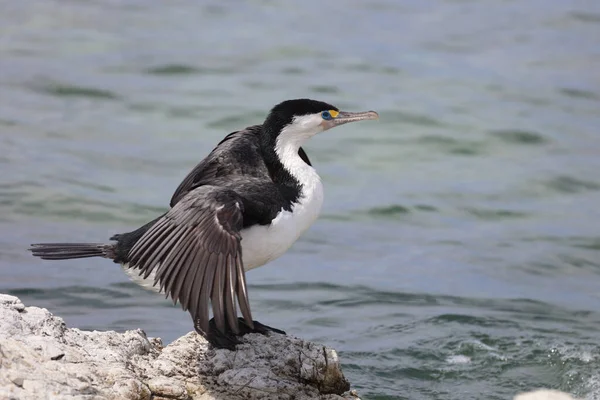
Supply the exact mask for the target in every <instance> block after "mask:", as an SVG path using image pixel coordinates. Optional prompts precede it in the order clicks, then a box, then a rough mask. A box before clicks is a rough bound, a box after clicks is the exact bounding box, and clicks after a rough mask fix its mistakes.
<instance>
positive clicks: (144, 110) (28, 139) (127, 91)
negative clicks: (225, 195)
mask: <svg viewBox="0 0 600 400" xmlns="http://www.w3.org/2000/svg"><path fill="white" fill-rule="evenodd" d="M599 40H600V2H599V1H597V0H589V1H585V0H581V1H575V0H573V1H563V0H530V1H510V0H487V1H483V0H471V1H470V0H403V1H397V0H374V1H369V2H366V1H356V0H354V1H350V0H344V1H342V0H335V1H327V2H319V1H315V0H309V1H304V2H284V1H275V0H272V1H269V0H264V1H248V2H242V1H216V0H212V1H202V2H200V1H198V2H192V1H182V0H173V1H169V2H165V1H159V0H151V1H150V0H144V1H141V0H137V1H136V0H129V1H117V0H111V1H100V0H97V1H94V0H90V1H85V2H83V1H75V0H72V1H70V0H63V1H57V0H54V1H52V0H43V1H42V0H27V1H3V2H2V3H1V4H0V292H4V293H10V294H14V295H17V296H19V297H21V299H22V300H23V301H24V302H25V303H26V304H28V305H37V306H42V307H47V308H48V309H49V310H51V311H52V312H53V313H55V314H57V315H60V316H62V317H64V318H65V320H66V322H67V324H68V325H69V326H73V327H79V328H82V329H100V330H117V331H123V330H126V329H135V328H142V329H144V330H145V331H146V332H147V334H148V335H149V336H159V337H161V338H162V339H163V340H164V341H165V342H166V343H168V342H170V341H172V340H174V339H175V338H177V337H179V336H180V335H183V334H185V333H186V332H188V331H190V330H191V329H192V325H191V321H190V318H189V316H188V314H187V313H184V312H182V311H181V309H180V308H179V307H178V306H177V307H174V306H172V303H171V302H170V301H168V300H165V299H164V298H163V297H162V296H159V295H156V294H154V293H151V292H147V291H144V290H143V289H141V288H138V287H136V286H135V285H134V284H132V283H130V282H129V281H128V279H127V277H126V276H125V274H124V273H123V272H122V271H121V269H120V267H119V266H118V265H116V264H112V263H110V262H108V261H107V260H103V259H88V260H78V261H63V262H49V261H47V262H44V261H41V260H38V259H35V258H33V257H32V256H31V255H30V254H28V252H27V251H26V249H27V246H28V245H29V244H30V243H35V242H48V241H50V242H60V241H67V242H68V241H82V242H86V241H91V242H99V241H105V240H107V238H108V237H109V236H110V235H112V234H114V233H118V232H127V231H129V230H132V229H133V228H137V227H138V226H140V225H141V224H144V223H145V222H147V221H149V220H150V219H153V218H154V217H156V216H157V215H158V214H159V213H162V212H163V211H165V210H166V207H167V206H168V202H169V199H170V197H171V194H172V193H173V191H174V189H175V188H176V187H177V185H178V184H179V182H180V180H181V179H182V178H183V177H184V176H185V174H186V173H187V172H188V171H189V170H190V169H191V168H192V167H193V166H194V165H195V164H196V163H197V162H198V161H199V160H201V159H202V158H203V157H204V156H205V155H206V154H208V152H209V151H210V150H211V149H212V148H213V147H214V145H216V143H217V142H218V141H219V140H220V139H221V138H222V137H223V136H224V135H225V134H227V133H229V132H231V131H234V130H237V129H240V128H243V127H245V126H248V125H252V124H256V123H261V122H262V120H263V119H264V117H265V115H266V113H267V111H268V110H269V109H270V107H272V106H273V105H274V104H276V103H278V102H279V101H282V100H285V99H290V98H298V97H310V98H314V99H319V100H324V101H327V102H330V103H333V104H335V105H337V106H338V107H339V108H341V109H344V110H348V111H359V110H376V111H378V112H379V114H380V116H381V119H380V121H379V122H365V123H358V124H353V125H348V126H344V127H343V128H338V129H335V130H332V131H328V132H326V133H323V134H322V135H319V136H318V137H316V138H314V139H312V140H311V141H310V142H309V143H308V145H307V146H306V147H305V148H306V150H307V152H308V154H309V156H310V157H311V160H312V161H313V164H314V165H315V166H316V168H317V170H318V171H319V172H320V174H321V176H322V178H323V181H324V185H325V192H326V193H325V204H324V209H323V213H322V216H321V218H320V219H319V220H318V221H317V223H315V225H314V226H313V227H312V228H311V229H310V230H309V231H308V232H307V233H306V234H305V235H304V236H303V237H302V238H301V240H300V241H299V242H298V243H296V245H294V247H293V248H292V249H291V250H290V251H289V252H288V253H287V254H286V255H284V256H283V257H281V258H280V259H278V260H276V261H275V262H273V263H272V264H270V265H268V266H265V267H263V268H260V269H258V270H253V271H251V272H250V273H249V274H248V280H249V284H250V289H249V290H250V298H251V302H252V306H253V311H254V314H255V317H256V319H257V320H259V321H262V322H264V323H266V324H269V325H273V326H275V327H278V328H281V329H284V330H286V331H287V332H288V333H289V334H292V335H296V336H300V337H303V338H305V339H308V340H313V341H318V342H322V343H324V344H327V345H328V346H331V347H334V348H336V349H338V350H339V352H340V357H341V361H342V363H343V369H344V372H345V374H346V376H347V378H348V379H349V380H350V381H351V382H352V384H353V387H354V388H355V389H356V390H358V392H359V393H360V394H361V395H362V397H363V398H365V399H418V400H420V399H441V400H453V399H456V400H458V399H461V400H464V399H510V398H512V396H513V395H514V394H515V393H517V392H519V391H523V390H529V389H534V388H537V387H547V388H557V389H561V390H564V391H567V392H570V393H573V394H575V395H577V396H579V397H581V398H584V399H588V400H589V399H600V41H599ZM0 323H1V322H0Z"/></svg>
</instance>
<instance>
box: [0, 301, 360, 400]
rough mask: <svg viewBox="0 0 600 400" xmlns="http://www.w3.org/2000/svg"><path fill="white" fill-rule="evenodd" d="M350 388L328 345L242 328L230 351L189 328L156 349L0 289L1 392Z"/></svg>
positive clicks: (207, 395)
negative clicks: (87, 327) (77, 323)
mask: <svg viewBox="0 0 600 400" xmlns="http://www.w3.org/2000/svg"><path fill="white" fill-rule="evenodd" d="M348 389H349V384H348V382H347V381H346V380H345V378H344V376H343V374H342V371H341V369H340V364H339V361H338V357H337V354H336V352H335V351H334V350H332V349H329V348H327V347H324V346H321V345H317V344H314V343H310V342H306V341H303V340H301V339H297V338H294V337H291V336H281V335H275V334H274V335H272V336H269V337H267V336H262V335H247V336H246V337H245V338H244V343H243V344H242V345H240V346H238V349H237V351H235V352H232V351H228V350H213V349H211V348H209V345H208V343H207V342H206V341H205V340H204V339H203V338H202V337H201V336H199V335H197V334H196V333H194V332H191V333H189V334H187V335H185V336H183V337H181V338H179V339H177V340H176V341H174V342H173V343H171V344H170V345H168V346H166V347H163V346H162V343H161V342H160V340H159V339H148V338H147V337H146V335H145V333H144V332H143V331H141V330H135V331H127V332H125V333H117V332H113V331H107V332H98V331H94V332H87V331H81V330H79V329H75V328H67V327H66V325H65V323H64V321H63V320H62V319H61V318H58V317H55V316H53V315H52V314H50V313H49V312H48V310H46V309H42V308H38V307H25V306H24V305H23V303H22V302H21V301H20V300H19V299H18V298H16V297H14V296H8V295H3V294H0V399H5V398H15V399H20V400H29V399H32V400H33V399H36V400H37V399H43V398H52V399H53V400H63V399H81V400H84V399H85V400H92V399H93V400H102V399H141V400H143V399H148V400H149V399H151V398H152V399H156V400H158V399H161V398H165V399H166V398H168V399H194V400H198V399H203V400H211V399H232V400H235V399H292V398H293V399H298V400H302V399H306V400H308V399H323V400H325V399H328V400H335V399H338V400H339V399H357V398H358V397H357V396H356V394H355V392H347V390H348ZM344 392H345V393H344Z"/></svg>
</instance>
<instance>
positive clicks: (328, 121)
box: [263, 99, 379, 150]
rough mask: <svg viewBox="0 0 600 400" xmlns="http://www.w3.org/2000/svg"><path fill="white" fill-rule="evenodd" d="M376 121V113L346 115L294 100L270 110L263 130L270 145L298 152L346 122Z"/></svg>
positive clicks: (326, 106) (327, 106)
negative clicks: (302, 147)
mask: <svg viewBox="0 0 600 400" xmlns="http://www.w3.org/2000/svg"><path fill="white" fill-rule="evenodd" d="M378 118H379V115H378V114H377V113H376V112H375V111H364V112H346V111H340V110H338V109H337V107H334V106H332V105H331V104H327V103H324V102H322V101H317V100H310V99H296V100H287V101H284V102H282V103H279V104H277V105H276V106H275V107H273V109H272V110H271V112H270V113H269V115H268V116H267V119H266V120H265V122H264V124H263V128H264V131H265V134H266V135H267V137H266V138H265V139H266V140H267V141H268V142H270V144H271V145H275V146H276V147H280V148H281V147H289V148H290V149H293V148H296V150H297V149H298V148H300V146H302V144H303V143H304V142H305V141H306V140H307V139H309V138H311V137H312V136H314V135H316V134H317V133H320V132H323V131H326V130H328V129H331V128H334V127H336V126H340V125H343V124H347V123H348V122H356V121H363V120H368V119H378Z"/></svg>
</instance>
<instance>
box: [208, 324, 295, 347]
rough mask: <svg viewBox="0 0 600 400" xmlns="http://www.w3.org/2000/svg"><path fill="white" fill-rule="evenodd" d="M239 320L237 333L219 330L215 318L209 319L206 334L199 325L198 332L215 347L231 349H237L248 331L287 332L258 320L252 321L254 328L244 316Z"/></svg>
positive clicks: (265, 333)
mask: <svg viewBox="0 0 600 400" xmlns="http://www.w3.org/2000/svg"><path fill="white" fill-rule="evenodd" d="M238 322H239V324H238V326H239V328H240V333H239V334H237V335H236V334H235V333H233V332H232V331H230V330H228V331H227V332H225V333H223V332H219V330H218V329H217V324H216V323H215V319H214V318H213V319H211V320H210V321H209V325H208V333H207V334H204V332H202V330H200V329H198V328H197V327H196V332H198V333H199V334H201V335H202V336H204V337H205V338H206V340H208V342H209V343H210V344H212V345H213V347H215V348H217V349H229V350H235V346H236V345H238V344H240V343H242V342H241V340H240V339H241V337H242V336H244V335H247V334H248V333H260V334H261V335H267V334H270V333H271V332H274V333H278V334H280V335H285V334H286V333H285V332H284V331H282V330H281V329H276V328H273V327H270V326H268V325H264V324H261V323H260V322H258V321H252V322H253V323H254V329H252V328H250V326H248V324H246V321H245V320H244V319H243V318H238Z"/></svg>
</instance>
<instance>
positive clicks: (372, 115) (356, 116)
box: [326, 111, 379, 129]
mask: <svg viewBox="0 0 600 400" xmlns="http://www.w3.org/2000/svg"><path fill="white" fill-rule="evenodd" d="M370 119H379V114H377V113H376V112H375V111H362V112H347V111H340V112H339V113H338V115H337V116H336V117H335V118H332V119H330V120H329V121H326V124H327V125H328V126H327V128H328V129H329V128H333V127H335V126H340V125H344V124H347V123H348V122H356V121H365V120H370Z"/></svg>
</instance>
